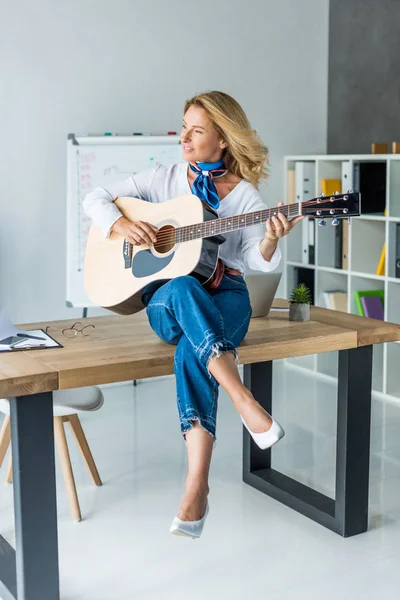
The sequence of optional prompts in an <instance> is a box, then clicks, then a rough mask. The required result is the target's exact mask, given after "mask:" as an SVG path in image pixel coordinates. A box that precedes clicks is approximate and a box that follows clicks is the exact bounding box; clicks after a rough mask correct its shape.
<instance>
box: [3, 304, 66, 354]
mask: <svg viewBox="0 0 400 600" xmlns="http://www.w3.org/2000/svg"><path fill="white" fill-rule="evenodd" d="M60 347H62V346H61V344H59V343H58V342H57V341H56V340H54V339H53V338H52V337H51V336H50V335H48V334H47V333H45V332H44V331H43V329H34V330H32V331H26V330H23V329H18V327H15V326H14V325H13V324H12V323H11V321H10V319H9V318H8V316H7V314H6V312H5V310H2V311H1V312H0V352H11V351H13V350H28V349H31V350H34V349H40V348H60Z"/></svg>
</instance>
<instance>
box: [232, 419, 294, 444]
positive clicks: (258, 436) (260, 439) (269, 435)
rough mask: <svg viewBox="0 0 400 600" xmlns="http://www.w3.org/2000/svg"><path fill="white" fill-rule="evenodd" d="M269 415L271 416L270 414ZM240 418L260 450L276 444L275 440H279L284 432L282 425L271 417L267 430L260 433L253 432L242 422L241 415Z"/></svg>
mask: <svg viewBox="0 0 400 600" xmlns="http://www.w3.org/2000/svg"><path fill="white" fill-rule="evenodd" d="M269 416H270V417H271V415H269ZM240 418H241V419H242V423H243V425H244V426H245V427H246V429H247V431H248V432H249V434H250V435H251V437H252V438H253V440H254V441H255V443H256V444H257V446H258V447H259V448H261V450H266V449H267V448H271V446H273V445H274V444H276V442H279V440H280V439H281V438H283V436H284V435H285V432H284V430H283V429H282V427H281V426H280V425H279V423H278V422H277V421H275V420H274V419H273V418H272V417H271V419H272V425H271V427H270V428H269V429H268V431H263V432H262V433H255V432H254V431H251V430H250V429H249V428H248V427H247V425H246V423H245V422H244V420H243V417H242V415H240Z"/></svg>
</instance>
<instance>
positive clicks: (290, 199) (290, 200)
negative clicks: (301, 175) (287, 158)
mask: <svg viewBox="0 0 400 600" xmlns="http://www.w3.org/2000/svg"><path fill="white" fill-rule="evenodd" d="M295 202H296V171H295V170H294V169H288V172H287V204H294V203H295Z"/></svg>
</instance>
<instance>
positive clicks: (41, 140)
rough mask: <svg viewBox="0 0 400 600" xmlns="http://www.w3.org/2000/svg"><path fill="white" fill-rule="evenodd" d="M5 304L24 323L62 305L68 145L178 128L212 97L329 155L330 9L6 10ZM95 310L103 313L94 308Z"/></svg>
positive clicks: (277, 162) (0, 117) (1, 46)
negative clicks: (73, 136)
mask: <svg viewBox="0 0 400 600" xmlns="http://www.w3.org/2000/svg"><path fill="white" fill-rule="evenodd" d="M1 15H2V16H1V19H2V34H1V36H0V78H1V80H0V138H1V144H0V147H1V149H0V153H1V154H0V307H2V306H3V307H5V308H6V309H7V311H8V313H9V315H10V317H11V319H12V320H13V321H14V322H15V323H17V322H23V321H25V322H27V321H36V320H45V319H55V318H69V317H75V316H79V315H81V310H80V309H68V308H67V307H66V306H65V272H66V268H65V255H66V252H65V246H66V231H65V187H66V137H67V134H68V133H69V132H82V131H116V132H118V131H151V130H161V131H164V130H171V129H172V130H179V128H180V124H181V118H182V108H183V103H184V100H185V99H186V98H188V97H189V96H191V95H193V94H194V93H195V92H199V91H205V90H210V89H219V90H222V91H225V92H227V93H229V94H232V95H233V96H234V97H235V98H236V99H237V100H238V101H239V102H240V103H241V104H242V106H243V107H244V109H245V111H246V112H247V114H248V116H249V118H250V121H251V123H252V125H253V127H254V128H255V129H256V130H257V131H258V133H259V134H260V136H261V137H262V139H263V140H264V141H265V143H266V144H267V145H268V146H269V148H270V152H271V178H270V180H269V183H268V185H267V186H266V187H265V188H263V189H262V191H263V194H264V197H265V200H266V202H267V203H269V204H271V205H273V204H276V203H277V202H278V201H279V200H281V198H282V178H283V161H282V157H283V155H284V154H300V153H301V154H303V153H314V154H317V153H324V152H326V113H327V109H326V107H327V64H328V0H230V1H229V2H227V1H225V2H221V3H218V2H215V0H202V2H201V3H200V4H197V5H196V4H195V3H190V2H187V1H184V0H169V1H165V0H152V1H151V2H149V1H148V0H143V1H142V0H140V1H139V0H113V1H111V0H96V1H95V0H79V1H78V0H69V1H66V0H64V2H62V3H61V2H58V3H56V2H54V1H51V0H40V2H37V3H32V2H30V1H29V0H22V1H18V0H16V1H15V2H13V3H11V2H7V3H6V2H5V1H3V0H2V1H1ZM90 314H99V313H95V312H93V311H92V312H91V313H90Z"/></svg>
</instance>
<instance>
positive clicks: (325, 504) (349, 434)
mask: <svg viewBox="0 0 400 600" xmlns="http://www.w3.org/2000/svg"><path fill="white" fill-rule="evenodd" d="M371 379H372V346H363V347H361V348H353V349H351V350H341V351H340V352H339V375H338V411H337V441H336V494H335V499H333V498H330V497H328V496H325V495H324V494H321V493H320V492H317V491H316V490H313V489H312V488H310V487H308V486H306V485H304V484H302V483H300V482H299V481H296V480H295V479H292V478H291V477H288V476H287V475H284V474H283V473H280V472H279V471H275V470H274V469H272V468H271V450H260V449H259V448H258V447H257V446H256V445H255V444H254V442H253V440H252V439H251V437H250V435H249V434H248V432H247V430H246V429H245V428H244V427H243V481H245V482H246V483H248V484H249V485H251V486H252V487H254V488H256V489H258V490H260V491H261V492H263V493H264V494H267V495H268V496H271V497H272V498H275V499H276V500H279V502H282V503H283V504H286V505H287V506H290V508H293V509H294V510H297V511H298V512H300V513H301V514H303V515H305V516H307V517H309V518H310V519H313V521H316V522H317V523H320V524H321V525H324V527H327V528H328V529H331V530H332V531H335V532H336V533H339V534H340V535H342V536H344V537H347V536H351V535H356V534H357V533H363V532H364V531H366V530H367V527H368V487H369V453H370V425H371ZM244 383H245V385H246V386H247V387H248V388H249V389H250V390H251V391H252V393H253V395H254V397H255V398H256V400H257V401H258V402H259V403H260V404H261V405H262V406H263V407H264V408H265V409H266V410H267V411H268V412H269V413H271V403H272V363H270V362H265V363H258V364H252V365H245V367H244ZM282 443H284V441H283V442H282Z"/></svg>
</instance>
